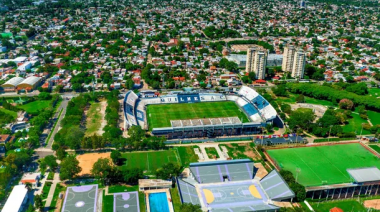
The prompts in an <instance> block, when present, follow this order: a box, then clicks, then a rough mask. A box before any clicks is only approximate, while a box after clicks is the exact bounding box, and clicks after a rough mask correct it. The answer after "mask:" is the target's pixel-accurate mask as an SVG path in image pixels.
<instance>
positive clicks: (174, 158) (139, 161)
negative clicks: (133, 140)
mask: <svg viewBox="0 0 380 212" xmlns="http://www.w3.org/2000/svg"><path fill="white" fill-rule="evenodd" d="M122 157H123V158H125V159H126V161H125V164H124V165H123V166H121V167H120V168H121V169H127V168H140V169H142V170H145V171H147V172H148V173H152V172H154V171H155V170H156V169H157V168H160V167H162V165H164V164H166V163H168V162H174V163H180V161H179V157H178V155H177V153H176V151H175V150H165V151H154V152H153V151H152V152H131V153H123V154H122Z"/></svg>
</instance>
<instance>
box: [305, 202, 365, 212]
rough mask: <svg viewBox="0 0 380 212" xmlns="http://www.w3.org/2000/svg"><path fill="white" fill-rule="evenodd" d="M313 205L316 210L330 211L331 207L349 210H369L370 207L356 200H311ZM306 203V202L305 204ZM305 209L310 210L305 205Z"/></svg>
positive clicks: (316, 211)
mask: <svg viewBox="0 0 380 212" xmlns="http://www.w3.org/2000/svg"><path fill="white" fill-rule="evenodd" d="M309 203H310V205H311V207H312V208H313V209H314V211H315V212H329V211H330V209H331V208H334V207H338V208H340V209H342V210H343V211H347V212H351V211H352V212H354V211H355V212H367V211H368V209H367V208H365V207H364V206H363V205H362V204H361V203H360V202H358V201H356V200H339V201H327V202H320V203H317V202H309ZM303 205H304V204H303ZM303 208H304V209H305V211H310V210H308V209H307V206H306V205H304V207H303Z"/></svg>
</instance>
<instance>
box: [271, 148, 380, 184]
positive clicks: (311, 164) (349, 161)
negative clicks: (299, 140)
mask: <svg viewBox="0 0 380 212" xmlns="http://www.w3.org/2000/svg"><path fill="white" fill-rule="evenodd" d="M267 152H268V154H269V155H270V156H271V158H272V159H274V161H275V162H276V163H277V164H278V165H279V166H280V168H282V169H285V170H289V171H291V172H292V173H293V175H294V176H295V177H296V176H297V169H298V171H300V172H299V174H298V182H299V183H301V184H302V185H304V186H320V185H324V184H337V183H349V182H351V179H350V176H349V174H348V173H347V171H346V169H349V168H360V167H373V166H376V167H378V168H380V160H379V159H378V158H377V157H376V156H375V155H373V154H372V153H371V152H369V151H368V150H366V149H365V148H364V147H363V146H361V145H360V144H357V143H356V144H341V145H330V146H318V147H302V148H288V149H274V150H268V151H267Z"/></svg>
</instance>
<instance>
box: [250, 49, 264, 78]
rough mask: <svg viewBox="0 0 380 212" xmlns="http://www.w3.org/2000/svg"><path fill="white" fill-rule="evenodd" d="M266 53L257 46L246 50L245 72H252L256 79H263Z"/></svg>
mask: <svg viewBox="0 0 380 212" xmlns="http://www.w3.org/2000/svg"><path fill="white" fill-rule="evenodd" d="M267 57H268V51H267V50H266V49H264V48H262V47H259V46H253V47H251V48H248V51H247V63H246V72H254V73H255V74H256V78H257V79H265V67H266V63H267Z"/></svg>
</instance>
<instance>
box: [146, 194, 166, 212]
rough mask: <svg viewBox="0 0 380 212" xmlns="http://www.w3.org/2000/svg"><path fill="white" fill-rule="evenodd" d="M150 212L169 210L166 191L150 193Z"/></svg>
mask: <svg viewBox="0 0 380 212" xmlns="http://www.w3.org/2000/svg"><path fill="white" fill-rule="evenodd" d="M149 207H150V212H169V204H168V197H167V196H166V193H165V192H160V193H151V194H149Z"/></svg>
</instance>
